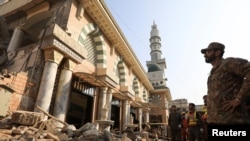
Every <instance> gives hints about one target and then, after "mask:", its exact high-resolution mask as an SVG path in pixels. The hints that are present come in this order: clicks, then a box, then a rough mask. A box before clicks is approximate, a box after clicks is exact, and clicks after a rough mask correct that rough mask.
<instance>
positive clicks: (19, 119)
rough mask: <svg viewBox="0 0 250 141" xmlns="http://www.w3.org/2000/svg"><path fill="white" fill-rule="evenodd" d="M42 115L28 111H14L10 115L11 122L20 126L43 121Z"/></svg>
mask: <svg viewBox="0 0 250 141" xmlns="http://www.w3.org/2000/svg"><path fill="white" fill-rule="evenodd" d="M43 118H44V114H43V113H38V112H29V111H15V112H13V114H12V118H11V121H12V122H13V123H17V124H22V125H34V124H36V123H37V122H39V121H41V120H43Z"/></svg>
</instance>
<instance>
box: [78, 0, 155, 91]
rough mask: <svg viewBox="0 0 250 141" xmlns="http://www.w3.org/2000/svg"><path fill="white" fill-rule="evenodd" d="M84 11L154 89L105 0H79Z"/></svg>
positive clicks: (133, 69)
mask: <svg viewBox="0 0 250 141" xmlns="http://www.w3.org/2000/svg"><path fill="white" fill-rule="evenodd" d="M79 1H80V3H81V4H82V6H83V8H84V11H86V12H87V13H88V14H89V15H90V16H91V18H92V19H93V20H94V21H95V23H96V24H97V25H98V27H99V28H100V29H101V30H102V32H103V33H104V34H105V36H107V38H108V39H109V41H110V42H111V44H112V45H114V46H113V47H114V48H115V49H116V50H117V52H119V54H120V55H121V56H122V58H123V60H124V61H125V62H126V64H127V65H128V66H129V67H130V68H132V71H133V72H134V73H135V74H136V76H137V78H138V79H139V80H140V81H141V82H142V83H143V84H144V85H145V87H146V88H147V89H148V90H153V89H154V88H153V86H152V84H151V83H150V81H149V79H148V76H147V74H146V72H145V70H144V69H143V66H142V65H141V63H140V61H139V59H138V58H137V56H136V55H135V53H134V51H133V50H132V48H131V47H130V45H129V43H128V41H127V40H126V38H125V36H124V34H123V33H122V31H121V29H120V28H119V26H118V24H117V23H116V21H115V19H114V18H113V16H112V14H111V12H110V11H109V10H108V8H107V6H106V4H105V2H104V0H79Z"/></svg>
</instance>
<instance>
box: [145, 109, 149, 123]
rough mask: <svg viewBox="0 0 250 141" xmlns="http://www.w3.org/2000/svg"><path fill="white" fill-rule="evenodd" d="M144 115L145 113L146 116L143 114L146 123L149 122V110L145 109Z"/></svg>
mask: <svg viewBox="0 0 250 141" xmlns="http://www.w3.org/2000/svg"><path fill="white" fill-rule="evenodd" d="M145 115H146V116H145V122H146V123H149V111H146V112H145Z"/></svg>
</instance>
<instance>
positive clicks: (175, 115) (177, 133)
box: [168, 105, 182, 141]
mask: <svg viewBox="0 0 250 141" xmlns="http://www.w3.org/2000/svg"><path fill="white" fill-rule="evenodd" d="M181 121H182V118H181V114H180V113H179V112H177V109H176V105H173V106H172V107H171V112H170V114H169V118H168V125H169V127H170V135H171V141H181Z"/></svg>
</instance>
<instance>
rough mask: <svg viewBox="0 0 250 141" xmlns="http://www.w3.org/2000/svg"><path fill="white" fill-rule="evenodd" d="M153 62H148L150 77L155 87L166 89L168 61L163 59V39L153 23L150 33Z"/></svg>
mask: <svg viewBox="0 0 250 141" xmlns="http://www.w3.org/2000/svg"><path fill="white" fill-rule="evenodd" d="M149 41H150V49H151V52H150V55H151V61H147V67H148V77H149V80H150V81H151V83H152V84H153V86H154V87H155V88H156V87H166V80H167V79H166V78H165V69H166V61H165V58H162V51H161V37H160V35H159V30H158V29H157V25H156V24H155V22H153V25H152V26H151V32H150V39H149Z"/></svg>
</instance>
